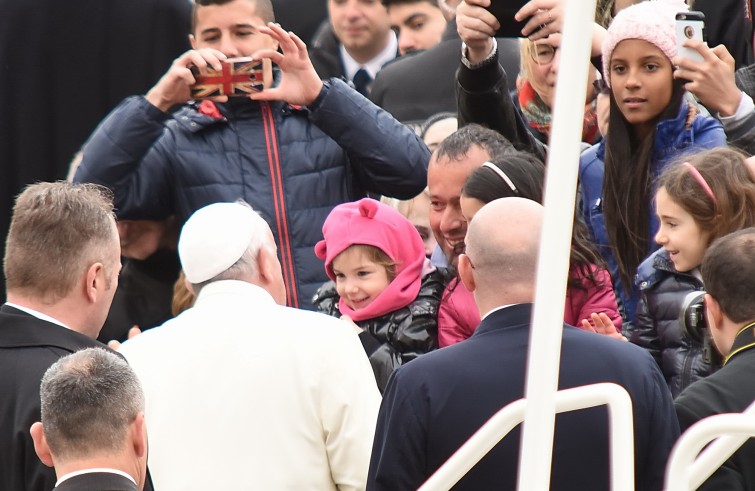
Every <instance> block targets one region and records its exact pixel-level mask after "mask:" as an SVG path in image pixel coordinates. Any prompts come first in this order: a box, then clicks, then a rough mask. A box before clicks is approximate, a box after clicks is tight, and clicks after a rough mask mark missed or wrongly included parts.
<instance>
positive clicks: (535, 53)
mask: <svg viewBox="0 0 755 491" xmlns="http://www.w3.org/2000/svg"><path fill="white" fill-rule="evenodd" d="M557 49H558V48H554V47H553V46H551V45H550V44H545V43H539V44H535V45H533V46H532V47H531V49H530V56H531V57H532V61H534V62H535V63H537V64H538V65H547V64H548V63H550V62H552V61H553V57H554V56H556V50H557Z"/></svg>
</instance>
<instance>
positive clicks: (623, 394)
mask: <svg viewBox="0 0 755 491" xmlns="http://www.w3.org/2000/svg"><path fill="white" fill-rule="evenodd" d="M527 404H528V403H527V400H526V399H519V400H518V401H514V402H512V403H510V404H508V405H507V406H506V407H504V408H503V409H501V410H499V411H498V412H497V413H495V414H494V415H493V417H492V418H490V419H489V420H488V421H487V422H486V423H485V424H484V425H483V426H482V427H481V428H480V429H479V430H477V431H476V432H475V433H474V435H472V437H471V438H470V439H469V440H467V441H466V443H464V445H462V446H461V447H460V448H459V449H458V450H457V451H456V452H455V453H454V454H453V455H452V456H451V458H450V459H448V460H447V461H446V462H445V463H444V464H443V465H442V466H441V467H440V468H438V470H437V471H435V473H434V474H433V475H432V476H430V479H428V480H427V481H426V482H425V483H424V484H423V485H422V487H420V488H419V489H420V491H441V490H443V491H445V490H447V489H449V488H451V487H452V486H453V485H454V484H456V483H457V482H458V481H459V479H461V478H462V477H464V475H465V474H466V473H467V472H469V470H470V469H471V468H472V467H474V466H475V464H477V462H479V461H480V459H482V458H483V457H484V456H485V455H486V454H487V453H488V452H489V451H490V450H491V449H492V448H493V447H495V445H496V444H497V443H498V442H499V441H500V440H501V439H502V438H503V437H504V436H506V435H507V434H508V433H509V432H510V431H511V430H512V429H513V428H514V427H515V426H516V425H518V424H519V423H521V422H522V421H523V418H524V415H525V412H526V408H527ZM604 404H606V405H608V419H609V428H610V431H611V450H610V458H611V461H610V463H611V489H612V490H614V491H633V490H634V438H633V431H632V427H633V425H632V400H631V399H630V397H629V394H628V393H627V391H626V390H625V389H624V388H623V387H621V386H619V385H616V384H609V383H603V384H593V385H585V386H582V387H575V388H573V389H565V390H561V391H558V392H556V396H555V409H556V412H559V413H562V412H567V411H574V410H577V409H584V408H589V407H595V406H601V405H604ZM520 472H521V471H520ZM549 475H550V474H549ZM548 484H549V483H548Z"/></svg>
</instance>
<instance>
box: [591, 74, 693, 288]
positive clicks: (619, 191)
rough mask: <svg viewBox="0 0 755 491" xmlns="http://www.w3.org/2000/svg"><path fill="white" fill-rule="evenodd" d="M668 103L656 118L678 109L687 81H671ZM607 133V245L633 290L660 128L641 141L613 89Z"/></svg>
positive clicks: (646, 246) (646, 249) (646, 244)
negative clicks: (654, 150) (622, 110)
mask: <svg viewBox="0 0 755 491" xmlns="http://www.w3.org/2000/svg"><path fill="white" fill-rule="evenodd" d="M672 84H673V90H672V92H671V100H670V101H669V104H668V106H666V108H665V109H664V110H663V112H662V113H661V114H660V116H659V117H658V121H662V120H665V119H669V118H672V117H674V116H676V114H677V113H678V112H679V107H680V105H681V103H682V98H683V97H684V84H683V82H682V81H680V80H674V81H673V82H672ZM610 97H611V109H610V116H609V123H608V127H609V128H610V131H609V132H608V135H607V136H606V146H605V148H606V155H605V176H604V178H603V216H604V221H605V226H606V233H607V234H608V239H609V243H610V245H611V248H612V250H613V252H614V256H615V258H616V263H617V264H618V267H619V276H620V278H621V282H622V284H623V286H624V290H625V291H629V290H630V286H631V285H632V278H633V276H634V273H635V271H636V270H637V266H639V265H640V263H641V262H642V260H643V259H644V258H645V257H646V256H647V255H648V254H649V253H650V240H651V239H650V235H651V231H650V221H649V219H650V210H651V199H652V196H653V192H654V190H653V186H652V184H653V182H652V180H653V173H652V170H653V169H652V168H651V167H652V164H653V149H654V144H655V133H656V128H657V127H656V126H654V127H653V130H652V131H651V132H650V133H649V134H648V135H647V136H645V138H644V139H642V140H639V139H638V138H637V137H636V136H635V132H634V127H633V125H632V124H631V123H629V121H627V120H626V118H625V117H624V115H623V114H622V113H621V110H620V109H619V106H618V104H617V103H616V98H615V97H614V95H613V92H611V94H610Z"/></svg>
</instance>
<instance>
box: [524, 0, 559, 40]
mask: <svg viewBox="0 0 755 491" xmlns="http://www.w3.org/2000/svg"><path fill="white" fill-rule="evenodd" d="M514 19H516V20H517V21H519V22H522V21H524V20H525V19H529V20H527V23H526V24H525V25H524V28H523V29H522V35H523V36H529V38H530V40H531V41H536V40H538V39H543V38H546V37H548V36H549V35H551V34H555V33H558V32H561V31H562V30H563V28H564V5H563V1H562V0H530V1H529V2H527V3H526V4H524V5H523V6H522V8H521V9H519V12H517V13H516V14H514Z"/></svg>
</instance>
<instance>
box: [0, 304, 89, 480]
mask: <svg viewBox="0 0 755 491" xmlns="http://www.w3.org/2000/svg"><path fill="white" fill-rule="evenodd" d="M93 346H103V345H102V344H100V343H98V342H97V341H95V340H93V339H90V338H88V337H86V336H84V335H83V334H79V333H78V332H75V331H71V330H69V329H66V328H64V327H61V326H58V325H57V324H53V323H50V322H46V321H43V320H40V319H37V318H36V317H33V316H31V315H29V314H26V313H25V312H22V311H20V310H17V309H14V308H12V307H9V306H7V305H3V306H2V307H0V394H2V397H0V448H2V449H3V450H2V451H0V489H3V490H6V489H7V490H14V491H15V490H26V491H49V490H50V489H52V488H53V487H54V486H55V481H56V480H57V479H56V477H55V471H54V470H53V469H52V468H50V467H47V466H45V465H44V464H43V463H42V462H41V461H40V460H39V458H38V457H37V454H36V453H35V452H34V444H33V442H32V439H31V435H30V434H29V428H30V427H31V425H32V423H34V422H36V421H39V419H40V408H39V405H40V403H39V385H40V383H41V381H42V376H43V375H44V373H45V371H46V370H47V369H48V368H49V367H50V365H52V364H53V363H55V362H56V361H58V359H60V358H62V357H63V356H66V355H68V354H70V353H73V352H75V351H78V350H81V349H84V348H90V347H93Z"/></svg>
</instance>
